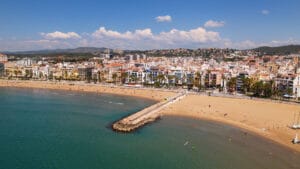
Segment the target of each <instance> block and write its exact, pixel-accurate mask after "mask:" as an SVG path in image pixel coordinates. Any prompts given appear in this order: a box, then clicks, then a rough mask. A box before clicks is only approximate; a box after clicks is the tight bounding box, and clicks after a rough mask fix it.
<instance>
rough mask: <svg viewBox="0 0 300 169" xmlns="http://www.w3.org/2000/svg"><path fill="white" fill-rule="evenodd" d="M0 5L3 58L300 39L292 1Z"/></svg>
mask: <svg viewBox="0 0 300 169" xmlns="http://www.w3.org/2000/svg"><path fill="white" fill-rule="evenodd" d="M0 2H1V3H0V7H1V8H0V9H1V10H0V23H1V25H0V50H2V51H3V50H39V49H50V48H51V49H54V48H73V47H78V46H95V47H111V48H121V49H153V48H178V47H186V48H201V47H232V48H252V47H256V46H260V45H269V46H277V45H285V44H295V43H299V40H300V34H299V30H300V21H299V18H300V10H299V9H300V1H298V0H286V1H282V0H252V1H246V0H226V1H225V0H223V1H221V0H209V1H208V0H206V1H204V0H184V1H180V0H172V1H171V0H170V1H163V0H160V1H159V0H151V1H150V0H109V1H100V0H98V1H96V0H94V1H89V0H86V1H81V0H64V1H59V0H51V1H50V0H41V1H33V0H26V1H25V0H19V1H16V0H0ZM101 27H103V28H102V29H100V28H101Z"/></svg>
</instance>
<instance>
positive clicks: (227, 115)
mask: <svg viewBox="0 0 300 169" xmlns="http://www.w3.org/2000/svg"><path fill="white" fill-rule="evenodd" d="M299 110H300V106H299V105H296V104H285V103H276V102H272V101H268V100H266V101H263V100H250V99H234V98H221V97H212V96H201V95H188V96H186V97H185V98H184V99H182V100H180V101H178V102H177V103H176V104H172V105H171V106H169V107H168V108H166V109H164V110H163V111H162V112H161V113H162V114H163V115H175V116H185V117H192V118H199V119H204V120H213V121H218V122H222V123H227V124H230V125H234V126H236V127H240V128H242V129H246V130H249V131H250V132H254V133H256V134H259V135H260V136H264V137H266V138H269V139H271V140H273V141H275V142H277V143H279V144H282V145H284V146H287V147H289V148H291V149H293V150H296V151H299V152H300V145H294V144H292V142H291V141H292V139H293V138H294V137H295V133H296V131H295V130H293V129H290V128H289V127H288V126H290V125H291V124H292V123H293V120H294V114H295V113H298V112H299ZM299 134H300V133H299Z"/></svg>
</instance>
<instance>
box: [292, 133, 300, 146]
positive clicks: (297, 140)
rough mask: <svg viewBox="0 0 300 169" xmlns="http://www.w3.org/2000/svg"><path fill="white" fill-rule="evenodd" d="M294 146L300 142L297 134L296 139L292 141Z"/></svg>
mask: <svg viewBox="0 0 300 169" xmlns="http://www.w3.org/2000/svg"><path fill="white" fill-rule="evenodd" d="M292 142H293V143H294V144H299V143H300V140H299V139H298V134H296V136H295V138H294V139H293V141H292Z"/></svg>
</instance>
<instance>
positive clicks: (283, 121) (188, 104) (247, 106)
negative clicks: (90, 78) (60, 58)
mask: <svg viewBox="0 0 300 169" xmlns="http://www.w3.org/2000/svg"><path fill="white" fill-rule="evenodd" d="M70 84H71V83H61V82H43V81H10V80H0V87H19V88H39V89H54V90H65V91H68V90H70V91H79V92H93V93H100V94H101V93H105V94H116V95H123V96H134V97H140V98H146V99H151V100H154V101H157V102H160V101H162V100H164V99H165V98H168V97H172V96H174V95H175V94H176V93H177V92H175V91H173V92H172V91H163V90H157V89H144V88H129V87H122V86H103V85H99V84H98V85H97V84H96V85H89V84H73V85H70ZM299 108H300V106H299V105H296V104H289V103H284V102H282V103H278V102H277V103H276V102H272V101H267V100H266V101H265V100H251V99H242V98H227V97H219V96H204V95H195V94H189V95H188V96H186V97H185V98H184V99H182V100H180V101H178V102H177V103H176V104H172V105H170V106H168V107H166V108H164V109H163V110H160V111H159V113H160V114H161V115H162V116H164V115H166V116H177V117H187V118H193V119H200V120H208V121H213V122H217V123H222V124H226V125H230V126H233V127H237V128H240V129H242V130H247V131H249V132H251V133H253V134H255V135H258V136H260V137H264V138H265V139H267V140H270V141H272V142H274V143H277V144H279V145H282V146H284V147H286V148H289V149H291V150H293V151H297V152H300V145H294V144H292V143H291V140H292V139H293V138H294V136H295V133H296V131H295V130H292V129H290V128H288V127H287V125H290V124H291V123H292V120H293V115H294V114H293V113H296V112H299V111H298V110H299ZM225 115H226V116H225Z"/></svg>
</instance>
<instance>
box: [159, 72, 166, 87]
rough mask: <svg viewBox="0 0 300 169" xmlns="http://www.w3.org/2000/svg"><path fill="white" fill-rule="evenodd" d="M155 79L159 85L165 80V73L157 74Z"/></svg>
mask: <svg viewBox="0 0 300 169" xmlns="http://www.w3.org/2000/svg"><path fill="white" fill-rule="evenodd" d="M157 80H158V83H159V85H160V86H161V84H162V83H163V81H164V80H165V75H163V74H159V75H158V76H157Z"/></svg>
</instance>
